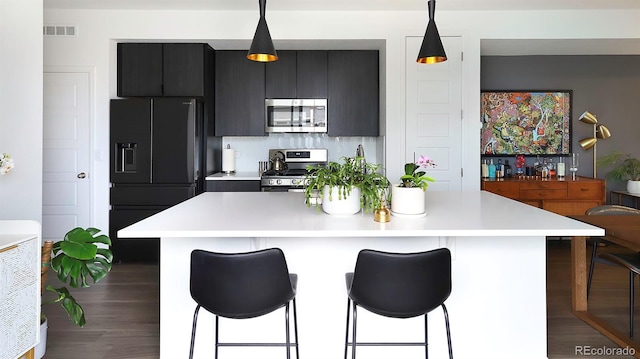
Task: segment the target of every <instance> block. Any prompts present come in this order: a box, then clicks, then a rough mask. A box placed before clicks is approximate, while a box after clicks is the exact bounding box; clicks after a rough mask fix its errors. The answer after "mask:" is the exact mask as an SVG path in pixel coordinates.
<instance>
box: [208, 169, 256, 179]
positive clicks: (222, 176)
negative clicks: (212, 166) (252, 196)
mask: <svg viewBox="0 0 640 359" xmlns="http://www.w3.org/2000/svg"><path fill="white" fill-rule="evenodd" d="M205 180H207V181H259V180H260V174H259V173H258V172H251V171H247V172H236V173H223V172H218V173H214V174H212V175H210V176H207V177H205Z"/></svg>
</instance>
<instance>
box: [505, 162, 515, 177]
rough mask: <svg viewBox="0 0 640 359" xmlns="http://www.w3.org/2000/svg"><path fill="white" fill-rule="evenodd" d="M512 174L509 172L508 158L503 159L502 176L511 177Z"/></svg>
mask: <svg viewBox="0 0 640 359" xmlns="http://www.w3.org/2000/svg"><path fill="white" fill-rule="evenodd" d="M512 175H513V174H512V173H511V165H510V164H509V160H505V161H504V176H505V177H511V176H512Z"/></svg>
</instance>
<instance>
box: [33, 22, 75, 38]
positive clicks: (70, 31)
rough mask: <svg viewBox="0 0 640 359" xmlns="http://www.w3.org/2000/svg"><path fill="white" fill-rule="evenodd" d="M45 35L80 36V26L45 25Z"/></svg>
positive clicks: (43, 29)
mask: <svg viewBox="0 0 640 359" xmlns="http://www.w3.org/2000/svg"><path fill="white" fill-rule="evenodd" d="M42 34H43V35H44V36H67V37H68V36H73V37H77V36H78V27H77V26H75V25H44V26H43V27H42Z"/></svg>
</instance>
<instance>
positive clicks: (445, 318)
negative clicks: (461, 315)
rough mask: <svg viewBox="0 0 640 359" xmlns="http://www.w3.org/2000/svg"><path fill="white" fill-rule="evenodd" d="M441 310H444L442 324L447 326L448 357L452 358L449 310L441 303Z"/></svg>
mask: <svg viewBox="0 0 640 359" xmlns="http://www.w3.org/2000/svg"><path fill="white" fill-rule="evenodd" d="M442 310H443V311H444V324H445V326H446V327H447V345H448V346H449V359H453V347H452V346H451V330H450V329H449V312H448V311H447V307H446V306H445V305H444V303H442Z"/></svg>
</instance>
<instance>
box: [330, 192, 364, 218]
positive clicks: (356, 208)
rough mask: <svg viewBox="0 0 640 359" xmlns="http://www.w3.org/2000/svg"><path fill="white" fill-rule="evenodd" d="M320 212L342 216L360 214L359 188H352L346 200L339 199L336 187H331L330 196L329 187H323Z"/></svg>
mask: <svg viewBox="0 0 640 359" xmlns="http://www.w3.org/2000/svg"><path fill="white" fill-rule="evenodd" d="M329 198H331V199H329ZM322 210H323V211H324V212H325V213H327V214H331V215H342V216H345V215H351V214H356V213H358V212H360V188H352V189H351V193H350V194H349V195H348V196H347V197H346V198H342V199H339V194H338V187H333V188H332V189H331V195H329V186H324V188H323V189H322Z"/></svg>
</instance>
